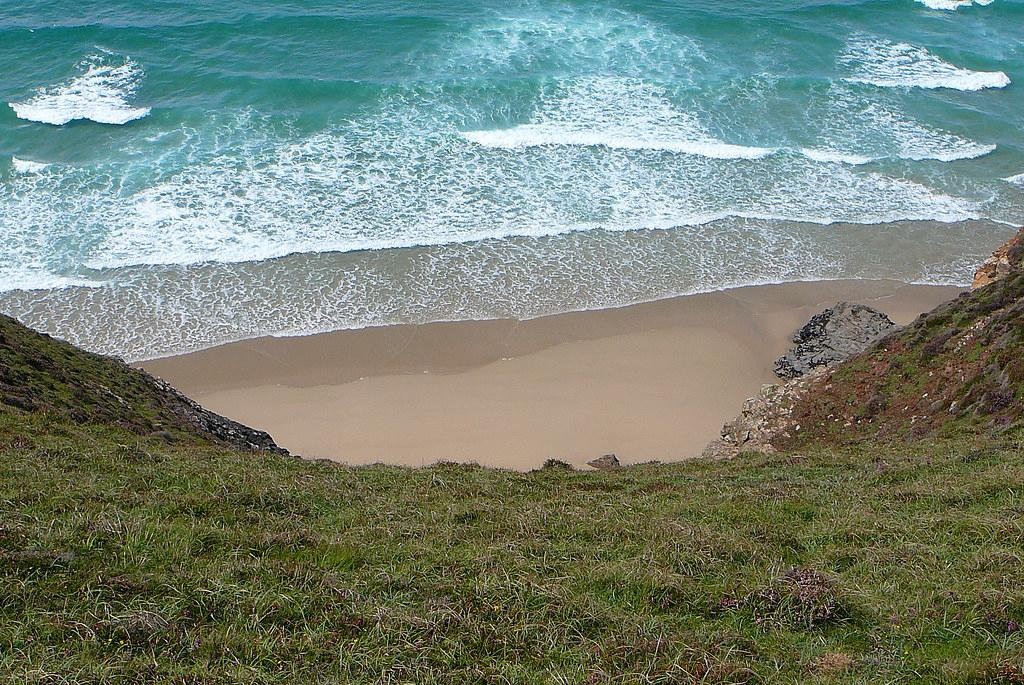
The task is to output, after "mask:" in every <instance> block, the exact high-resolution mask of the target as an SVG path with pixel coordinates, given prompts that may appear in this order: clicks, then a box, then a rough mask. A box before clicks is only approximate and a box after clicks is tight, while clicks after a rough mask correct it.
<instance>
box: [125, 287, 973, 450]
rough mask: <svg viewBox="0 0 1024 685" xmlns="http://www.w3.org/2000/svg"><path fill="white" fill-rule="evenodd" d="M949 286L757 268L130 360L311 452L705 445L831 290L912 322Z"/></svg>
mask: <svg viewBox="0 0 1024 685" xmlns="http://www.w3.org/2000/svg"><path fill="white" fill-rule="evenodd" d="M959 291H960V289H959V288H956V287H949V286H922V285H906V284H902V283H897V282H892V281H862V280H857V281H852V280H847V281H825V282H813V283H788V284H781V285H766V286H752V287H747V288H738V289H733V290H727V291H722V292H715V293H708V294H700V295H691V296H686V297H678V298H674V299H669V300H661V301H657V302H652V303H646V304H639V305H634V306H630V307H623V308H618V309H606V310H598V311H588V312H575V313H569V314H561V315H556V316H549V317H543V318H538V319H532V320H528V321H508V320H499V321H468V322H453V323H435V324H427V325H408V326H388V327H382V328H366V329H359V330H351V331H339V332H333V333H325V334H321V335H312V336H305V337H276V338H275V337H268V338H259V339H254V340H247V341H243V342H238V343H232V344H229V345H223V346H220V347H216V348H212V349H208V350H203V351H200V352H196V353H192V354H188V355H182V356H178V357H168V358H163V359H158V360H153V361H149V362H145V363H142V364H141V366H142V367H144V368H145V369H147V370H148V371H150V372H151V373H154V374H156V375H158V376H161V377H163V378H165V379H167V380H168V381H170V382H171V383H173V384H174V385H176V386H177V387H179V388H180V389H181V390H183V391H184V392H186V393H188V394H189V395H191V396H192V397H194V398H196V399H197V400H198V401H200V402H201V403H202V404H204V405H205V406H207V407H209V408H210V409H212V410H214V411H217V412H219V413H222V414H224V415H226V416H229V417H231V418H234V419H237V420H239V421H242V422H243V423H246V424H248V425H252V426H257V427H259V428H262V429H265V430H267V431H269V432H270V433H271V434H272V435H273V436H274V438H276V440H277V441H278V443H279V444H281V445H283V446H285V447H287V448H288V449H290V450H291V451H292V452H294V453H296V454H300V455H302V456H305V457H311V458H312V457H321V458H323V457H326V458H331V459H336V460H339V461H344V462H347V463H352V464H363V463H372V462H378V461H380V462H387V463H396V464H410V465H422V464H429V463H433V462H435V461H438V460H456V461H473V462H479V463H481V464H487V465H491V466H499V467H506V468H515V469H529V468H535V467H536V466H538V465H540V464H541V463H542V462H543V461H544V459H546V458H549V457H556V458H559V459H563V460H566V461H568V462H570V463H573V464H576V465H581V464H583V463H584V462H586V461H587V460H588V459H591V458H593V457H596V456H599V455H601V454H604V453H609V452H613V453H615V454H617V455H618V456H619V458H620V459H621V460H622V461H623V462H625V463H630V462H637V461H644V460H651V459H657V460H663V461H668V460H677V459H684V458H687V457H692V456H694V455H697V454H699V453H700V451H701V449H702V448H703V446H704V445H705V444H706V443H707V442H708V441H709V440H711V439H712V438H714V437H715V436H716V435H717V434H718V431H719V429H720V427H721V424H722V423H723V422H724V421H726V420H728V419H729V418H731V417H732V416H734V415H735V414H736V413H737V412H738V410H739V408H740V405H741V403H742V401H743V400H744V399H745V398H746V397H749V396H751V395H752V394H754V393H756V392H757V391H758V390H759V388H760V387H761V385H762V384H764V383H771V382H774V381H775V377H774V375H773V374H772V364H773V362H774V360H775V359H776V358H777V357H778V356H779V355H780V354H782V353H783V352H784V351H785V350H786V349H787V348H788V347H789V346H790V345H791V343H790V340H789V338H790V336H791V335H792V334H793V333H794V331H795V330H796V329H797V328H798V327H799V326H800V325H802V324H803V323H804V322H805V321H806V320H807V319H808V318H809V317H810V316H811V315H813V314H815V313H817V312H818V311H820V310H821V309H823V308H824V307H827V306H830V305H833V304H835V303H836V302H838V301H841V300H847V301H851V302H860V303H864V304H868V305H870V306H873V307H875V308H877V309H880V310H881V311H884V312H886V313H887V314H889V316H890V317H892V318H893V320H895V321H896V322H897V323H901V324H902V323H907V322H909V321H911V320H913V319H914V318H915V317H916V316H917V315H918V314H920V313H922V312H924V311H927V310H930V309H931V308H933V307H934V306H935V305H937V304H939V303H941V302H943V301H946V300H948V299H950V298H952V297H954V296H956V294H957V293H958V292H959Z"/></svg>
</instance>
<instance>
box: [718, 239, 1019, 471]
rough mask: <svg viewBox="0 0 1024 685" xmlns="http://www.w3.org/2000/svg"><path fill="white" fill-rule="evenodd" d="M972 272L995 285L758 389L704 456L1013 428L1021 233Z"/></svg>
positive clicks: (1016, 421) (1016, 420)
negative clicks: (812, 368)
mask: <svg viewBox="0 0 1024 685" xmlns="http://www.w3.org/2000/svg"><path fill="white" fill-rule="evenodd" d="M983 272H984V273H983ZM979 273H983V275H985V274H987V275H985V278H990V279H994V280H988V281H987V283H986V284H985V285H984V287H978V288H976V289H974V290H972V291H971V292H966V293H962V294H961V295H960V296H959V297H957V298H956V299H954V300H951V301H949V302H947V303H945V304H942V305H939V306H938V307H936V308H935V309H934V310H932V311H931V312H928V313H927V314H923V315H921V316H920V317H918V318H917V319H916V320H915V321H914V322H913V323H911V324H910V325H908V326H906V327H904V328H902V329H894V330H892V332H891V333H889V334H888V335H883V336H882V337H881V338H880V339H877V340H876V341H875V342H874V343H872V344H870V345H869V346H868V347H867V349H866V350H864V351H863V352H861V353H859V354H855V355H854V356H852V357H851V358H849V359H847V360H846V361H843V362H839V363H836V364H831V365H828V366H823V367H819V368H818V369H817V370H815V371H813V372H811V373H810V374H808V375H805V376H801V377H798V378H796V379H794V380H790V381H789V382H787V383H785V384H782V385H772V386H766V387H765V388H764V389H762V391H761V393H760V394H759V395H758V396H757V397H754V398H751V399H749V400H747V401H746V403H745V404H744V406H743V410H742V412H741V414H740V416H738V417H737V418H736V419H734V420H733V421H731V422H729V423H728V424H726V425H725V426H724V427H723V429H722V435H721V437H720V438H719V439H718V440H716V441H714V442H712V443H711V444H710V445H708V447H707V449H706V450H705V452H704V455H705V456H706V457H712V458H728V457H732V456H735V455H736V454H738V453H740V452H743V451H759V452H772V451H775V450H791V449H797V448H800V447H802V446H804V445H807V444H815V445H828V444H846V443H849V442H856V441H860V440H914V439H918V438H923V437H926V436H929V435H935V434H939V433H941V432H945V433H950V432H957V431H962V432H964V433H987V434H1012V433H1011V432H1012V431H1014V430H1020V429H1021V428H1022V427H1024V229H1022V232H1021V233H1020V234H1018V236H1017V237H1016V238H1015V239H1014V240H1011V241H1010V242H1008V243H1007V244H1006V245H1004V246H1003V247H1002V248H1000V249H999V250H997V251H996V253H995V255H994V256H993V259H992V260H989V262H986V266H985V267H983V268H982V269H980V270H979ZM815 319H818V317H815ZM819 322H820V319H819ZM813 323H815V320H814V319H812V324H813ZM825 327H826V328H827V325H826V326H825ZM806 328H807V327H805V329H806ZM812 328H813V327H812ZM798 337H802V336H798Z"/></svg>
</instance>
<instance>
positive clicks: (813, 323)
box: [775, 302, 896, 379]
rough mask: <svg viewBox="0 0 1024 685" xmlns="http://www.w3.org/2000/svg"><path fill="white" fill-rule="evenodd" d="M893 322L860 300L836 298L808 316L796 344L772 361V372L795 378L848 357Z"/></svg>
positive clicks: (860, 349)
mask: <svg viewBox="0 0 1024 685" xmlns="http://www.w3.org/2000/svg"><path fill="white" fill-rule="evenodd" d="M895 328H896V324H895V323H894V322H893V321H892V319H890V318H889V317H888V316H886V315H885V314H883V313H882V312H880V311H878V310H876V309H872V308H871V307H867V306H865V305H862V304H850V303H849V302H840V303H839V304H837V305H836V306H835V307H829V308H828V309H826V310H825V311H823V312H822V313H821V314H817V315H815V316H813V317H811V320H810V321H808V322H807V324H806V325H804V327H803V328H801V329H800V330H799V331H797V332H796V335H794V336H793V342H794V343H796V347H794V348H793V349H791V350H790V351H789V352H787V353H786V354H785V355H783V356H782V357H780V358H779V360H778V361H776V362H775V375H776V376H778V377H779V378H782V379H789V378H799V377H800V376H804V375H806V374H808V373H810V372H811V371H814V370H815V369H818V368H821V367H823V366H828V365H830V364H835V363H836V362H840V361H843V360H844V359H848V358H850V357H851V356H853V355H855V354H857V353H858V352H863V351H864V350H865V349H867V347H868V346H869V345H870V344H871V343H873V342H874V341H875V340H878V339H879V338H880V337H882V336H883V335H885V334H886V333H889V332H891V331H892V330H894V329H895Z"/></svg>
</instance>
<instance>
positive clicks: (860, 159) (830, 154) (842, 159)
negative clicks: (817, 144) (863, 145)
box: [800, 147, 877, 166]
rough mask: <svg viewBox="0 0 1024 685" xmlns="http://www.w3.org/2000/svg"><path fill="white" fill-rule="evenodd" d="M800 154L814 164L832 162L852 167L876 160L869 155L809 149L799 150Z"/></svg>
mask: <svg viewBox="0 0 1024 685" xmlns="http://www.w3.org/2000/svg"><path fill="white" fill-rule="evenodd" d="M800 154H802V155H804V156H805V157H807V158H809V159H813V160H814V161H816V162H834V163H838V164H852V165H854V166H859V165H861V164H869V163H870V162H874V161H876V159H877V158H876V157H872V156H870V155H858V154H856V153H852V152H842V151H840V150H829V149H825V148H810V147H804V148H800Z"/></svg>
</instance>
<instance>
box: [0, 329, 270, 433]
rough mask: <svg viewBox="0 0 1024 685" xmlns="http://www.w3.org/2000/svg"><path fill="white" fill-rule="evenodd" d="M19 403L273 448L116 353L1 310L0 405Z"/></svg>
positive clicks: (74, 416)
mask: <svg viewBox="0 0 1024 685" xmlns="http://www.w3.org/2000/svg"><path fill="white" fill-rule="evenodd" d="M19 408H20V409H22V410H27V411H33V412H42V413H46V414H47V415H49V416H50V417H54V418H56V417H60V418H63V419H65V420H68V421H72V422H75V423H82V424H86V423H92V424H104V425H112V426H118V427H121V428H125V429H127V430H130V431H132V432H135V433H140V434H144V435H145V434H154V433H157V434H160V435H162V436H163V438H164V439H166V440H171V441H173V440H176V439H185V440H187V441H191V442H195V441H196V440H204V441H213V442H218V443H221V444H227V445H232V446H236V447H243V448H263V449H271V450H279V449H280V448H278V447H277V445H275V444H274V441H273V440H272V439H271V438H270V436H269V435H267V434H266V433H264V432H263V431H258V430H254V429H251V428H249V427H247V426H243V425H241V424H238V423H236V422H234V421H231V420H230V419H225V418H224V417H222V416H218V415H216V414H214V413H212V412H209V411H206V410H205V409H203V408H202V407H199V406H198V405H196V404H195V403H194V402H192V401H191V400H189V399H187V398H185V397H184V396H183V395H181V394H180V393H178V392H177V391H176V390H173V389H171V388H169V386H166V384H162V382H160V381H157V380H155V379H154V378H153V377H151V376H149V375H148V374H146V373H144V372H142V371H140V370H138V369H135V368H132V367H130V366H128V365H127V364H125V363H124V362H122V361H120V360H118V359H113V358H111V357H104V356H102V355H98V354H92V353H89V352H86V351H84V350H80V349H78V348H76V347H74V346H73V345H70V344H68V343H66V342H64V341H62V340H57V339H55V338H51V337H50V336H48V335H43V334H40V333H37V332H36V331H33V330H32V329H30V328H26V327H25V326H23V325H21V324H20V323H19V322H17V321H16V320H14V319H12V318H11V317H9V316H4V315H2V314H0V411H14V410H15V409H19Z"/></svg>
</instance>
